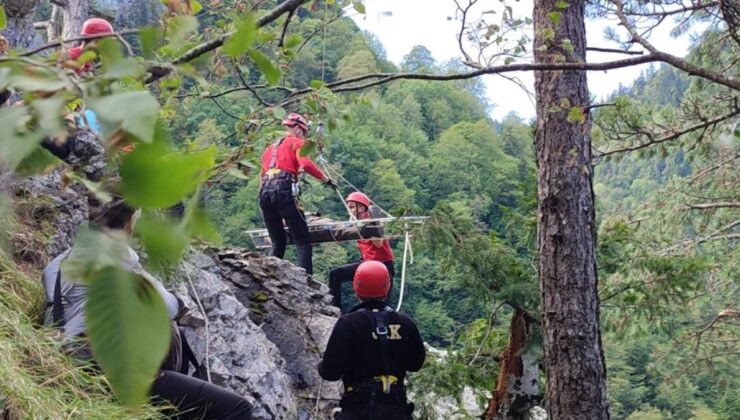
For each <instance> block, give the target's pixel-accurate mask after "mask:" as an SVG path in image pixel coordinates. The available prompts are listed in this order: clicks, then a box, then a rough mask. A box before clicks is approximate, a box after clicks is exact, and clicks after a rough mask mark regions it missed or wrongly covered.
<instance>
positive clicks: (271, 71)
mask: <svg viewBox="0 0 740 420" xmlns="http://www.w3.org/2000/svg"><path fill="white" fill-rule="evenodd" d="M249 56H250V57H251V58H252V60H254V63H255V64H257V68H258V69H260V72H261V73H262V74H263V75H264V76H265V79H267V83H268V84H270V85H275V84H276V83H277V82H278V80H280V76H281V75H282V73H281V72H280V69H278V68H277V67H276V66H275V64H273V63H272V61H270V59H269V58H267V56H265V55H264V54H262V53H261V52H260V51H258V50H254V49H253V50H250V51H249Z"/></svg>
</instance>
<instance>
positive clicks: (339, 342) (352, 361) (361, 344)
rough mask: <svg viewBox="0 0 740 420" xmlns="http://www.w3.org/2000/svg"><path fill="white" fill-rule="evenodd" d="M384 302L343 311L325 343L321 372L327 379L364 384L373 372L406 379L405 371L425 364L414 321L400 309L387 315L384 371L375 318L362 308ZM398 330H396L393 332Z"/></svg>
mask: <svg viewBox="0 0 740 420" xmlns="http://www.w3.org/2000/svg"><path fill="white" fill-rule="evenodd" d="M385 306H386V304H385V303H384V302H381V301H377V300H372V301H366V302H363V303H361V304H359V305H357V306H355V307H354V308H352V309H351V310H350V311H349V313H347V314H345V315H343V316H342V317H341V318H339V320H338V321H337V323H336V325H334V330H333V331H332V333H331V337H329V343H328V344H327V345H326V352H324V359H323V360H322V361H321V363H319V374H320V375H321V377H322V378H324V379H326V380H327V381H338V380H340V379H341V380H342V381H343V382H344V385H345V387H347V386H352V385H357V384H361V383H362V382H364V381H365V380H367V379H370V378H372V377H374V376H378V375H384V374H390V375H395V376H396V377H398V379H399V382H400V383H403V379H404V377H405V376H406V372H416V371H418V370H419V369H421V367H422V365H424V358H425V357H426V351H425V350H424V343H423V341H422V339H421V336H420V335H419V330H418V329H417V328H416V325H415V324H414V321H412V320H411V318H409V317H408V316H406V315H405V314H403V313H400V312H392V313H391V314H390V316H389V318H388V320H389V321H388V324H389V333H388V338H389V340H388V346H387V347H388V351H389V353H390V354H389V357H388V362H389V365H390V372H384V371H383V370H384V369H383V360H382V356H381V344H380V341H379V340H377V339H375V338H373V333H374V331H375V326H374V322H373V320H372V319H371V317H369V316H368V315H367V314H366V313H363V311H361V309H370V310H373V309H377V310H383V308H384V307H385ZM394 331H395V332H394Z"/></svg>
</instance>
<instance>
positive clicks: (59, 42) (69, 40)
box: [20, 29, 139, 57]
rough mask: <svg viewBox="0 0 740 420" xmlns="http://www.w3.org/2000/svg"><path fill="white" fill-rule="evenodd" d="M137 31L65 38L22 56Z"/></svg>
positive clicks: (117, 36) (137, 31)
mask: <svg viewBox="0 0 740 420" xmlns="http://www.w3.org/2000/svg"><path fill="white" fill-rule="evenodd" d="M136 33H139V30H138V29H124V30H122V31H118V32H113V33H110V34H98V35H86V36H81V37H77V38H71V39H65V40H63V41H56V42H52V43H50V44H46V45H42V46H40V47H38V48H36V49H34V50H31V51H27V52H24V53H23V54H20V56H21V57H30V56H32V55H34V54H38V53H40V52H41V51H46V50H48V49H51V48H58V47H61V46H62V45H64V44H69V43H70V42H77V41H89V40H91V39H100V38H118V39H119V40H122V39H123V38H122V35H129V34H136ZM129 48H130V47H129Z"/></svg>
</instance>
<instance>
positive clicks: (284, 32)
mask: <svg viewBox="0 0 740 420" xmlns="http://www.w3.org/2000/svg"><path fill="white" fill-rule="evenodd" d="M294 13H295V10H291V11H290V12H288V17H287V18H285V23H284V24H283V32H282V33H281V34H280V41H278V47H280V48H282V47H283V42H285V34H286V33H287V32H288V25H290V19H291V18H292V17H293V14H294Z"/></svg>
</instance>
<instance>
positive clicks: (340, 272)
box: [329, 261, 395, 308]
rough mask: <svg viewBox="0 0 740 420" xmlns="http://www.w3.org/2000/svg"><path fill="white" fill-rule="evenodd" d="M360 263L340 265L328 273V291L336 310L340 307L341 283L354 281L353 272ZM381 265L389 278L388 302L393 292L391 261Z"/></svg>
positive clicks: (393, 272) (393, 271)
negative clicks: (386, 269) (384, 267)
mask: <svg viewBox="0 0 740 420" xmlns="http://www.w3.org/2000/svg"><path fill="white" fill-rule="evenodd" d="M362 263H363V261H358V262H354V263H350V264H345V265H340V266H339V267H336V268H334V269H332V270H331V271H329V291H330V292H331V295H332V296H333V297H334V306H336V307H338V308H341V307H342V283H344V282H348V281H349V282H351V281H352V280H354V278H355V271H357V267H359V266H360V264H362ZM383 264H385V266H386V267H387V268H388V274H390V276H391V289H390V291H389V292H388V301H390V297H391V292H392V291H393V276H394V275H395V270H394V267H393V261H385V262H383Z"/></svg>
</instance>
